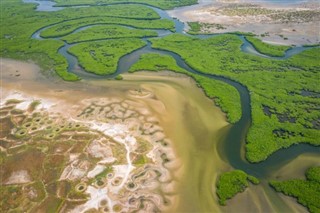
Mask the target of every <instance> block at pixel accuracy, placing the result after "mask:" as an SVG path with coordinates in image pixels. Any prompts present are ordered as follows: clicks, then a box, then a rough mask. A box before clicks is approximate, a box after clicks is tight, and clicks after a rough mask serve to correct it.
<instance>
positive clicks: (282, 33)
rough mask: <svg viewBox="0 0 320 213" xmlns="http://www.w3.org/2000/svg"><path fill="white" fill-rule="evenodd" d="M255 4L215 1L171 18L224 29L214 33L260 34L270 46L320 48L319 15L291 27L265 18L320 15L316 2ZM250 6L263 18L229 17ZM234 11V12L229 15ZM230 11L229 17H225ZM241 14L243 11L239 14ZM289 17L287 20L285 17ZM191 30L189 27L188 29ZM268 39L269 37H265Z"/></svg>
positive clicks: (212, 30)
mask: <svg viewBox="0 0 320 213" xmlns="http://www.w3.org/2000/svg"><path fill="white" fill-rule="evenodd" d="M251 3H253V2H252V1H232V0H230V1H211V2H210V3H208V2H206V3H202V4H200V5H195V6H189V7H184V8H182V9H179V8H178V9H175V10H169V11H168V13H169V14H170V16H173V17H175V18H177V19H179V20H181V21H183V22H184V23H187V22H201V23H208V24H214V25H220V26H222V28H220V27H219V28H217V27H215V26H213V27H211V28H209V29H207V31H208V32H210V33H226V32H233V31H241V32H251V33H254V34H257V35H258V36H259V38H260V39H262V40H263V41H267V42H277V43H280V44H284V45H304V44H316V43H319V42H320V32H319V31H318V26H317V23H318V21H320V16H319V15H315V18H316V19H317V20H318V21H313V22H309V21H303V19H302V21H294V20H293V21H290V22H288V23H285V22H283V23H278V22H279V21H277V20H270V18H269V17H268V15H263V13H264V12H265V11H268V10H269V11H270V13H271V11H282V12H283V13H284V15H286V13H287V12H285V11H288V13H289V12H294V11H297V12H299V11H302V12H303V11H306V10H308V11H310V13H320V4H319V3H317V2H315V1H308V3H302V4H301V3H297V4H289V5H287V4H286V5H285V4H276V3H265V2H261V1H260V2H258V3H257V2H254V4H251ZM246 4H248V5H250V6H254V7H258V8H261V12H262V15H259V13H257V14H255V15H245V14H243V15H241V16H239V15H228V13H229V12H230V13H231V12H232V11H233V10H234V11H237V9H236V7H238V6H239V7H240V6H242V5H246ZM229 10H230V11H229ZM223 11H228V13H226V14H224V13H225V12H223ZM239 11H240V10H239ZM302 16H303V15H302ZM284 17H285V16H284ZM188 29H189V26H188V25H187V24H186V29H185V30H188ZM261 35H266V36H261Z"/></svg>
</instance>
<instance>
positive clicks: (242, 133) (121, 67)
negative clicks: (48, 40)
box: [25, 0, 320, 180]
mask: <svg viewBox="0 0 320 213" xmlns="http://www.w3.org/2000/svg"><path fill="white" fill-rule="evenodd" d="M25 2H33V3H39V6H38V8H37V10H42V11H57V10H61V9H63V7H54V3H52V2H50V1H35V0H25ZM148 7H150V8H152V9H153V10H155V11H156V12H157V13H158V14H159V15H160V16H161V18H163V19H170V20H173V21H174V23H175V27H176V33H182V34H186V33H185V32H184V29H185V24H184V23H183V22H180V21H179V20H178V19H174V18H172V17H170V16H169V15H168V14H167V12H166V11H164V10H161V9H159V8H155V7H152V6H148ZM191 7H192V6H191ZM52 26H54V25H50V26H47V27H44V28H42V29H39V30H38V31H36V32H35V33H34V34H33V35H32V38H33V39H43V38H41V36H40V34H41V32H42V31H43V30H45V29H47V28H49V27H52ZM91 26H93V25H90V26H85V27H80V28H78V29H76V30H75V31H74V32H73V33H75V32H79V31H81V30H84V29H87V28H89V27H91ZM156 31H157V32H158V35H159V36H158V37H163V36H166V35H169V34H171V33H172V32H170V31H169V30H156ZM186 35H188V34H186ZM189 36H191V35H189ZM212 36H216V35H197V36H196V37H198V38H200V39H205V38H209V37H212ZM239 38H240V39H241V41H242V42H243V45H242V46H241V50H242V51H243V52H245V53H248V54H254V55H257V56H260V57H266V58H273V59H278V60H284V59H287V58H289V57H291V56H292V55H295V54H297V53H300V52H301V51H303V50H305V49H307V48H308V47H301V46H296V47H292V48H291V49H289V50H288V51H287V52H286V54H285V56H283V57H270V56H266V55H263V54H261V53H259V52H257V51H256V50H255V48H254V47H253V46H252V45H251V44H250V43H249V42H248V41H247V40H246V39H245V38H244V36H239ZM55 39H57V40H61V38H59V37H57V38H55ZM143 40H144V41H145V42H146V43H147V45H146V46H144V47H143V48H140V49H138V50H136V51H133V52H132V53H130V54H128V55H125V56H123V57H122V58H121V59H120V60H119V62H118V68H117V71H116V72H115V73H114V74H112V75H107V76H97V75H94V74H91V73H88V72H85V71H84V70H83V69H82V68H81V67H80V65H79V64H78V60H77V58H76V57H74V56H73V55H71V54H69V53H68V49H69V48H70V47H72V46H73V45H75V44H78V43H74V44H68V43H66V42H65V45H64V46H63V47H62V48H60V49H59V53H60V54H61V55H63V56H64V57H65V58H66V59H67V61H68V63H69V67H68V71H69V72H74V73H75V74H77V75H78V76H80V77H81V78H83V79H102V78H114V77H115V76H116V75H118V74H120V73H124V72H127V70H129V68H130V67H131V66H132V65H133V64H134V63H136V62H137V61H138V60H139V57H140V56H141V55H142V54H145V53H159V54H163V55H170V56H172V57H173V58H174V59H175V60H176V62H177V64H178V65H179V66H180V67H182V68H184V69H185V70H187V71H189V72H191V73H196V74H198V75H202V76H205V77H208V78H213V79H216V80H220V81H223V82H225V83H228V84H230V85H232V86H233V87H235V88H236V89H237V90H238V92H239V94H240V97H241V106H242V117H241V119H240V120H239V121H238V122H237V123H236V124H234V125H232V126H231V128H230V129H229V130H228V131H229V132H228V134H227V136H226V137H225V138H224V140H223V142H222V143H221V145H220V148H221V150H219V152H220V153H219V154H220V155H221V156H225V158H226V159H225V160H227V161H228V163H229V164H230V165H231V166H232V167H234V168H235V169H240V170H244V171H245V172H247V173H249V174H251V175H254V176H256V177H258V178H261V179H262V180H266V179H268V178H269V177H270V173H271V171H275V170H277V169H279V168H281V167H282V166H284V165H285V164H287V163H288V162H290V161H292V160H293V159H295V158H297V157H298V156H299V155H301V154H304V153H320V147H314V146H310V145H308V144H299V145H293V146H292V147H290V148H288V149H282V150H279V151H277V152H276V153H274V154H272V155H271V156H270V157H269V158H268V159H267V160H265V161H263V162H260V163H256V164H252V163H248V162H247V161H246V159H245V158H244V156H243V153H244V144H245V138H246V134H247V132H248V129H249V127H250V125H251V110H250V109H251V107H250V95H249V91H248V90H247V88H246V87H245V86H243V85H241V84H240V83H238V82H236V81H233V80H230V79H228V78H225V77H221V76H216V75H212V74H204V73H201V72H199V71H197V70H194V69H192V68H191V67H190V66H189V65H188V64H186V63H185V61H184V60H183V59H182V58H181V56H180V55H178V54H176V53H173V52H170V51H164V50H158V49H154V48H152V46H151V43H150V42H149V41H148V38H143Z"/></svg>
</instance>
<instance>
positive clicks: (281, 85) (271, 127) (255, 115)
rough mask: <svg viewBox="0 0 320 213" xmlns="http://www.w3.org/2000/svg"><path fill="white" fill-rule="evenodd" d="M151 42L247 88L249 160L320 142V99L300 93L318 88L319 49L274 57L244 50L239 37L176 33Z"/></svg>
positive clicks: (201, 69)
mask: <svg viewBox="0 0 320 213" xmlns="http://www.w3.org/2000/svg"><path fill="white" fill-rule="evenodd" d="M150 40H151V42H152V46H153V47H154V48H158V49H164V50H169V51H173V52H176V53H178V54H179V55H180V56H181V57H182V58H183V59H184V60H185V61H186V63H187V64H188V65H190V66H191V67H192V68H194V69H196V70H199V71H200V72H203V73H209V74H215V75H220V76H226V77H228V78H231V79H234V80H236V81H238V82H240V83H241V84H243V85H245V86H246V87H247V88H248V90H249V91H250V96H251V113H252V126H251V127H250V129H249V132H248V135H247V144H246V157H247V159H248V160H249V161H250V162H260V161H263V160H265V159H266V158H267V157H268V156H269V155H271V154H272V153H274V152H276V151H277V150H279V149H281V148H288V147H290V146H291V145H293V144H297V143H309V144H313V145H320V144H319V141H318V139H317V138H319V137H320V132H319V130H318V128H319V127H318V125H317V123H318V122H319V117H320V115H319V111H318V110H317V107H316V106H319V100H318V99H317V98H312V97H306V96H303V95H302V94H301V91H302V90H308V91H319V90H318V89H319V88H318V86H317V81H318V80H317V79H318V78H319V74H320V73H319V70H320V63H319V61H320V60H319V59H320V58H319V57H320V49H319V48H313V49H310V50H305V51H304V52H302V53H300V54H297V55H295V56H293V57H291V58H289V59H283V60H275V59H267V58H262V57H259V56H255V55H251V54H248V53H243V52H241V50H240V47H241V45H242V42H241V40H240V39H239V38H238V37H237V36H235V35H219V36H215V37H211V38H208V39H198V38H192V37H188V36H184V35H179V34H173V35H169V36H166V37H164V38H161V39H150ZM208 47H210V48H208ZM302 58H303V59H304V60H301V59H302ZM306 103H308V104H306ZM312 106H313V107H312ZM268 109H269V110H268ZM239 110H240V109H239ZM270 110H271V111H270ZM304 112H308V113H304Z"/></svg>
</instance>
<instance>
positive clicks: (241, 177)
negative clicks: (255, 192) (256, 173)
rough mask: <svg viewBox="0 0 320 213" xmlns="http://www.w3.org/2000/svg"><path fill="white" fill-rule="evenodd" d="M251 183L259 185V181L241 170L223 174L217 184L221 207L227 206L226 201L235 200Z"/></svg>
mask: <svg viewBox="0 0 320 213" xmlns="http://www.w3.org/2000/svg"><path fill="white" fill-rule="evenodd" d="M249 181H250V182H251V183H253V184H259V180H258V179H257V178H255V177H253V176H251V175H248V174H247V173H245V172H243V171H241V170H234V171H231V172H225V173H223V174H222V175H221V176H220V178H219V180H218V183H217V195H218V197H219V203H220V205H226V200H227V199H231V198H233V197H234V196H235V195H236V194H238V193H239V192H243V191H244V190H245V189H246V188H247V187H248V186H249Z"/></svg>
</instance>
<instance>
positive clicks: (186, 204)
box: [1, 59, 231, 212]
mask: <svg viewBox="0 0 320 213" xmlns="http://www.w3.org/2000/svg"><path fill="white" fill-rule="evenodd" d="M1 70H2V81H1V87H2V89H3V91H2V92H3V93H2V94H3V95H4V96H5V95H6V94H7V93H12V92H14V91H17V92H23V93H24V94H26V95H27V96H29V97H30V96H31V97H33V98H35V99H37V98H45V99H48V100H50V101H51V102H52V103H55V104H56V107H55V108H56V110H57V111H61V110H64V113H66V114H68V113H71V112H70V111H72V109H67V107H66V106H70V104H74V103H77V102H78V101H79V100H82V99H86V98H93V97H109V96H113V97H114V96H118V97H121V98H128V97H129V96H128V90H130V89H145V90H148V91H151V92H152V93H153V94H154V98H153V99H140V101H141V102H144V103H145V104H146V105H148V106H149V108H151V109H152V110H153V112H154V114H155V115H156V116H157V117H158V118H159V120H160V123H161V126H162V127H163V128H164V130H165V133H166V135H168V137H169V138H170V139H171V140H172V143H171V146H173V147H174V149H175V150H176V155H177V156H178V161H176V163H174V164H172V165H171V170H172V171H174V173H173V174H174V176H175V180H176V182H177V184H176V186H175V189H174V190H173V191H174V193H173V195H174V197H175V202H174V203H173V204H172V209H171V210H170V212H220V210H221V209H220V208H221V207H220V206H219V205H218V204H217V202H215V201H214V200H216V199H217V198H216V195H215V188H214V185H215V184H214V183H215V181H216V177H217V174H219V173H220V172H222V171H227V170H230V169H231V167H230V166H228V164H226V163H224V161H223V160H222V159H221V158H220V156H219V154H218V152H217V148H218V144H219V141H221V140H222V139H223V137H224V134H225V133H226V132H227V130H228V128H229V126H228V123H227V122H226V119H225V115H224V113H222V112H221V110H220V109H219V108H217V107H216V106H214V104H213V102H212V101H211V100H209V99H207V98H206V97H205V95H204V94H203V92H202V91H201V90H199V89H198V88H197V87H196V86H195V83H194V82H193V81H192V80H191V79H190V78H188V77H185V76H181V75H176V74H172V73H138V74H124V75H123V76H124V80H123V81H111V80H91V81H82V82H77V83H67V82H63V81H61V80H59V79H55V78H50V79H48V78H47V77H44V76H43V75H42V74H41V73H40V71H39V68H38V67H37V66H35V65H30V64H26V63H22V62H17V61H13V60H7V59H2V60H1ZM185 94H188V95H185Z"/></svg>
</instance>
